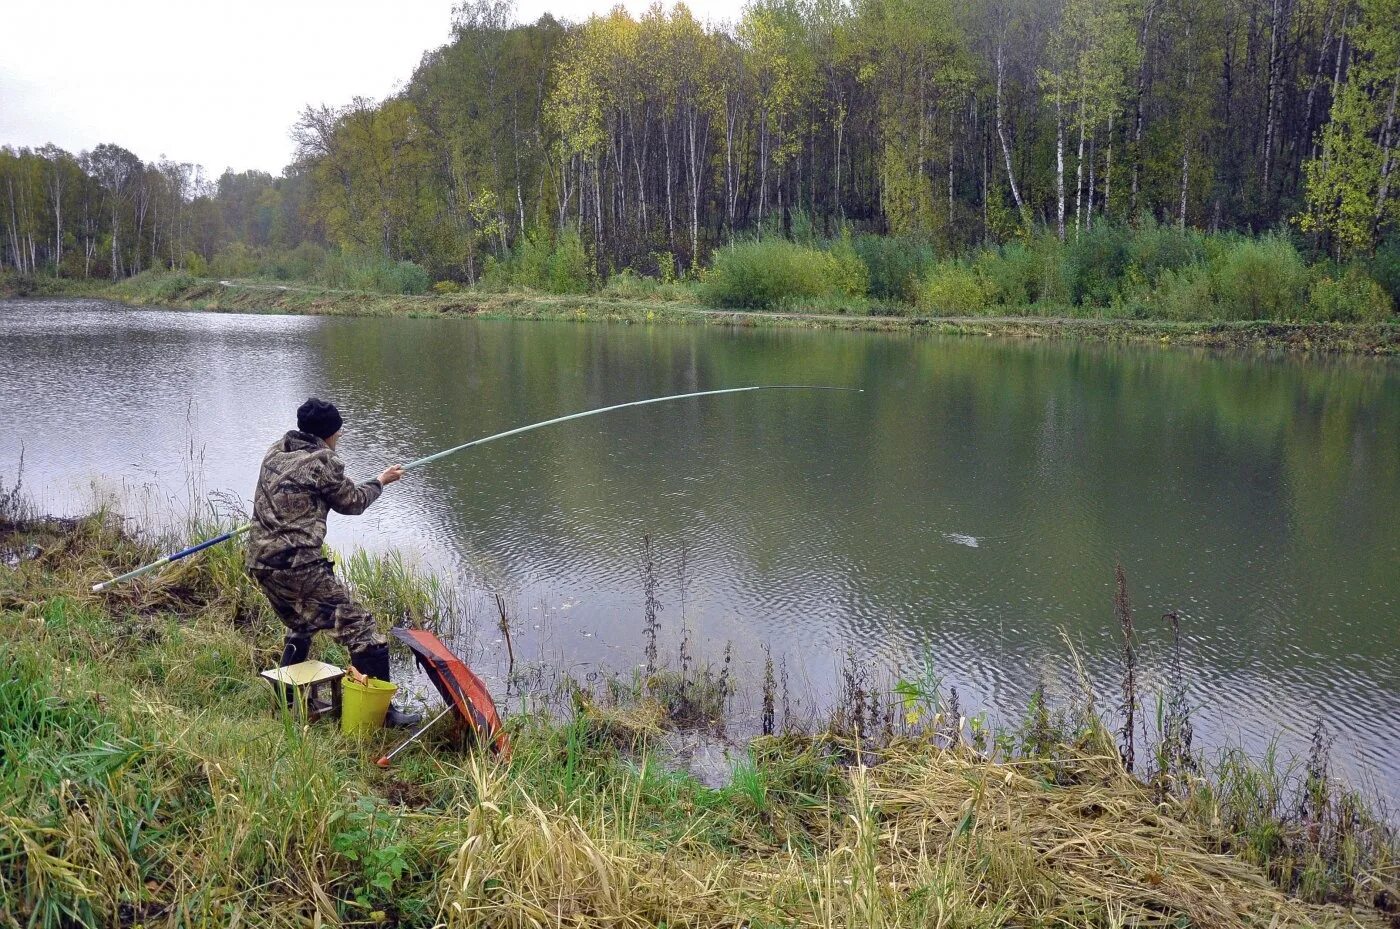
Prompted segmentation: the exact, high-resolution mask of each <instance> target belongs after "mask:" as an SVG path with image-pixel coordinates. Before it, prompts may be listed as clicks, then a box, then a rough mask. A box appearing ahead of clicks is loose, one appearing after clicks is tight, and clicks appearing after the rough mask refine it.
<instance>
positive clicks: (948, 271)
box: [919, 261, 994, 316]
mask: <svg viewBox="0 0 1400 929" xmlns="http://www.w3.org/2000/svg"><path fill="white" fill-rule="evenodd" d="M993 291H994V288H993V287H992V286H991V285H989V284H988V283H987V281H985V280H983V278H982V275H980V274H978V273H977V271H976V270H975V269H974V268H971V267H969V266H968V265H966V264H964V263H963V262H961V261H940V262H938V263H937V264H935V265H934V266H933V267H932V268H930V269H929V270H928V271H927V272H926V273H925V274H924V280H923V284H922V286H921V287H920V288H919V309H920V310H923V311H924V312H925V313H931V314H934V315H939V316H954V315H972V314H976V313H984V312H986V311H987V309H988V308H989V307H990V306H992V304H993Z"/></svg>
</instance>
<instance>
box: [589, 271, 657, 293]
mask: <svg viewBox="0 0 1400 929" xmlns="http://www.w3.org/2000/svg"><path fill="white" fill-rule="evenodd" d="M660 287H661V285H660V283H658V282H657V280H656V278H653V277H643V276H642V275H640V274H638V273H637V272H635V271H633V270H632V269H631V268H628V269H626V270H624V271H621V272H619V273H617V274H614V275H613V276H612V277H610V278H608V283H607V284H606V285H605V286H604V287H603V293H604V294H605V295H607V296H609V297H616V298H617V299H619V300H648V299H652V298H654V297H655V296H656V294H657V291H658V290H659V289H660Z"/></svg>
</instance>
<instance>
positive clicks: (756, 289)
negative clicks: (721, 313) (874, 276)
mask: <svg viewBox="0 0 1400 929" xmlns="http://www.w3.org/2000/svg"><path fill="white" fill-rule="evenodd" d="M848 283H849V281H846V280H843V274H842V271H841V268H840V264H839V262H838V260H837V259H836V258H835V257H834V256H833V255H832V254H831V253H830V252H824V251H820V250H818V249H815V248H808V247H806V246H802V245H797V244H794V243H792V242H789V241H787V240H786V239H776V238H775V239H760V240H758V241H753V242H740V243H737V244H735V245H731V246H729V247H727V248H722V249H720V250H719V251H717V252H715V256H714V266H713V267H712V268H711V269H710V271H709V273H708V274H706V275H705V280H704V282H703V283H702V284H701V287H700V295H701V298H702V299H703V300H704V301H705V302H706V303H709V304H711V305H712V306H723V307H741V308H749V309H760V310H762V309H769V308H771V307H774V306H779V305H792V303H793V301H800V300H803V299H808V298H812V297H817V296H821V295H824V294H840V293H844V292H845V291H844V289H843V288H844V286H845V285H846V284H848Z"/></svg>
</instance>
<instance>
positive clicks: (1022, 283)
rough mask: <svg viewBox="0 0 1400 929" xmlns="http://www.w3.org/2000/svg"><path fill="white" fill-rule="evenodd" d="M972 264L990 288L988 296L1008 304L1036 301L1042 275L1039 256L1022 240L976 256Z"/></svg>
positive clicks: (1011, 305)
mask: <svg viewBox="0 0 1400 929" xmlns="http://www.w3.org/2000/svg"><path fill="white" fill-rule="evenodd" d="M973 267H974V268H975V269H976V271H977V273H978V274H979V275H980V276H981V278H982V280H983V282H984V283H985V285H986V287H987V299H988V300H990V301H991V302H993V303H997V304H1000V305H1001V306H1006V307H1025V306H1027V305H1029V304H1031V303H1034V302H1035V297H1034V294H1035V293H1036V290H1037V283H1038V279H1039V274H1038V271H1037V260H1036V255H1035V254H1034V253H1033V252H1032V251H1031V250H1030V249H1028V248H1027V247H1026V246H1025V245H1024V244H1023V243H1021V242H1012V243H1011V244H1009V245H1004V246H1002V247H1001V248H1000V249H990V250H988V251H984V252H983V253H982V254H980V255H978V256H977V260H976V261H975V262H974V263H973Z"/></svg>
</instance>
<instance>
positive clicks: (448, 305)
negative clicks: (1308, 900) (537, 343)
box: [34, 274, 1400, 355]
mask: <svg viewBox="0 0 1400 929" xmlns="http://www.w3.org/2000/svg"><path fill="white" fill-rule="evenodd" d="M69 286H70V285H69V283H68V282H66V281H53V280H49V281H47V282H45V284H44V285H43V289H42V290H41V291H40V292H39V293H36V294H34V295H44V294H48V295H56V294H61V293H63V292H64V291H65V289H66V288H68V287H69ZM72 293H73V295H75V296H101V297H105V298H107V299H113V300H118V301H121V302H124V303H128V304H131V305H134V306H162V307H179V308H184V309H196V310H213V311H224V312H248V313H298V314H325V315H345V316H425V317H479V318H487V319H552V320H576V321H605V322H618V323H644V322H669V323H680V324H711V325H715V324H717V325H728V326H744V327H748V326H782V327H798V328H826V329H848V330H875V331H890V332H929V333H938V334H949V335H974V336H999V337H1010V338H1069V339H1088V340H1093V341H1106V342H1118V343H1133V344H1151V345H1187V346H1198V347H1207V348H1261V349H1270V350H1282V351H1296V352H1345V353H1354V354H1368V355H1396V354H1400V323H1396V322H1377V323H1333V322H1275V321H1269V320H1217V321H1184V320H1182V321H1173V320H1149V319H1130V318H1121V317H1116V316H1105V317H1094V316H1083V315H1072V314H1071V312H1070V310H1071V308H1069V307H1058V308H1057V307H1054V306H1048V305H1037V306H1035V307H1027V308H1024V309H1026V310H1028V311H1033V312H1032V313H1031V314H1030V315H1005V316H920V315H879V314H865V313H833V312H808V311H805V310H803V311H794V310H783V311H743V310H722V309H715V308H712V307H707V306H703V305H701V304H700V303H699V302H698V299H697V298H696V297H695V295H694V293H693V292H692V291H691V290H688V289H687V288H685V287H683V286H679V285H677V286H672V287H670V288H665V289H662V288H642V289H640V290H639V289H637V288H630V287H627V286H623V285H617V286H610V287H609V288H605V289H604V290H602V291H600V292H598V293H594V294H549V293H543V292H538V291H528V290H517V291H508V292H502V293H493V292H485V291H475V290H462V291H458V292H453V293H442V294H424V295H407V294H383V293H377V292H373V291H352V290H337V289H330V288H322V287H315V286H309V285H301V284H275V283H270V282H266V281H231V282H227V283H224V282H221V281H219V280H215V279H204V278H193V277H190V276H188V275H185V274H143V275H139V276H137V277H135V278H132V279H130V280H127V281H122V282H119V283H116V284H102V285H97V286H94V285H92V284H91V283H86V284H82V285H73V290H72ZM1034 314H1048V315H1034Z"/></svg>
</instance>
